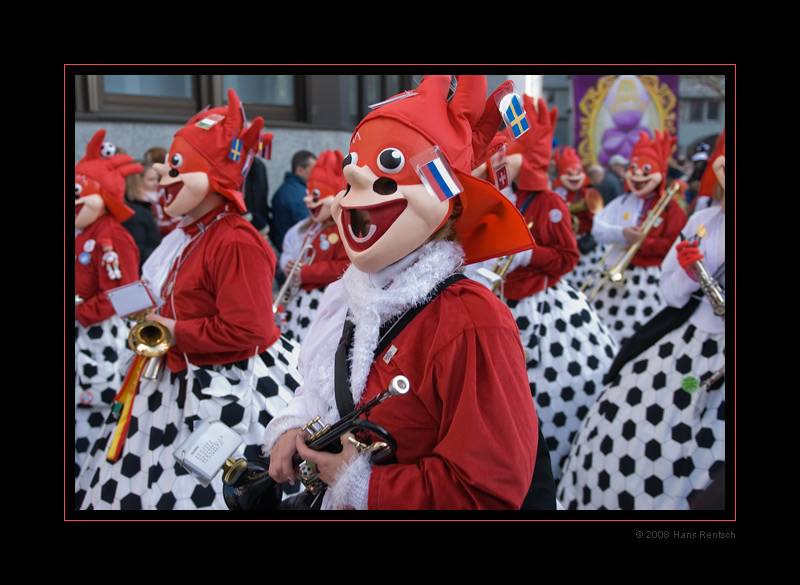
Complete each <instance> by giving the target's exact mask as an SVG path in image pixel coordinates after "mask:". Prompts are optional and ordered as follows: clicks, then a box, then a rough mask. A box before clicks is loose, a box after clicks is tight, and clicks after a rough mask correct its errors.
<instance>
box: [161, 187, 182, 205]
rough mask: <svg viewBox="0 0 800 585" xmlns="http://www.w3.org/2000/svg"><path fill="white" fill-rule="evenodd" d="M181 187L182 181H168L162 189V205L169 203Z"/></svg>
mask: <svg viewBox="0 0 800 585" xmlns="http://www.w3.org/2000/svg"><path fill="white" fill-rule="evenodd" d="M181 189H183V181H177V182H176V183H170V184H169V185H167V186H166V188H165V189H164V205H165V206H166V205H169V204H170V203H172V202H173V201H174V200H175V196H176V195H177V194H178V193H180V191H181Z"/></svg>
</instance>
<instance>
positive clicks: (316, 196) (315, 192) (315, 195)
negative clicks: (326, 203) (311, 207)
mask: <svg viewBox="0 0 800 585" xmlns="http://www.w3.org/2000/svg"><path fill="white" fill-rule="evenodd" d="M319 196H320V191H319V189H314V190H313V191H312V192H311V197H312V198H313V199H314V203H316V202H317V201H319Z"/></svg>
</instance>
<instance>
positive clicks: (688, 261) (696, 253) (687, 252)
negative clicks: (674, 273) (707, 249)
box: [675, 240, 703, 276]
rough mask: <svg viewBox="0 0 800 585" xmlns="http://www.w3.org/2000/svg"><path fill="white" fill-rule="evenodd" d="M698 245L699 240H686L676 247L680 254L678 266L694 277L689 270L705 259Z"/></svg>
mask: <svg viewBox="0 0 800 585" xmlns="http://www.w3.org/2000/svg"><path fill="white" fill-rule="evenodd" d="M698 244H699V242H698V241H697V240H695V241H693V242H690V241H689V240H684V241H682V242H680V243H678V245H677V246H675V250H676V251H677V252H678V264H680V265H681V268H683V269H684V270H686V271H687V272H689V275H690V276H692V273H691V271H690V270H689V268H690V267H691V266H693V265H694V263H695V262H697V261H699V260H702V259H703V254H701V253H700V249H699V248H698V247H697V245H698Z"/></svg>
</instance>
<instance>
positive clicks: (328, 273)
mask: <svg viewBox="0 0 800 585" xmlns="http://www.w3.org/2000/svg"><path fill="white" fill-rule="evenodd" d="M487 93H488V92H487V86H486V78H485V77H484V76H458V77H457V78H453V79H451V76H425V77H424V78H423V79H422V81H421V83H420V85H419V87H417V88H415V89H414V90H412V91H408V92H405V93H404V94H401V95H399V96H395V98H394V99H389V100H387V101H386V102H383V103H382V104H378V106H377V107H375V108H374V109H373V110H372V111H371V112H370V113H369V114H368V115H367V116H365V117H364V119H363V120H362V121H361V122H360V123H359V125H358V126H357V127H356V128H355V129H354V132H353V136H352V140H351V143H350V145H349V151H348V152H340V151H338V150H327V151H324V152H313V150H311V149H310V150H301V151H299V152H297V153H295V154H294V156H293V157H292V161H291V168H290V169H287V171H286V175H285V177H284V182H283V183H282V184H281V185H280V186H279V187H278V188H277V189H275V191H274V193H271V192H270V191H269V187H268V185H267V180H266V172H265V156H266V153H268V152H269V151H270V150H271V149H274V148H280V145H279V144H272V142H273V136H272V134H270V133H269V132H268V131H267V129H266V128H264V121H263V119H261V118H260V117H256V118H255V119H252V120H250V119H247V118H246V114H245V108H243V107H242V104H241V103H240V101H239V98H238V96H237V95H236V93H235V92H234V91H233V90H228V92H227V98H228V102H227V105H225V106H223V107H217V108H213V109H209V108H206V109H204V110H202V111H200V112H198V113H197V114H196V115H194V116H193V117H192V118H191V119H190V120H188V121H187V123H186V125H185V126H183V127H182V128H181V129H180V130H178V131H177V132H176V133H175V136H174V140H173V142H172V144H171V145H168V147H166V146H165V147H164V148H161V147H153V148H152V149H150V150H148V151H147V152H146V153H143V155H142V156H141V158H134V157H133V156H132V155H131V154H130V153H127V152H126V151H125V149H124V142H125V139H124V136H122V137H121V136H107V135H106V131H105V130H103V129H98V130H97V131H96V133H95V134H94V136H93V138H92V139H91V141H90V142H89V143H88V144H87V145H86V151H85V154H83V156H82V157H81V158H80V160H79V162H78V163H77V164H76V166H75V189H76V192H75V198H76V200H75V296H76V299H75V409H74V410H75V431H74V438H75V449H74V452H75V478H74V480H75V509H76V510H140V509H142V510H193V509H222V510H227V509H242V508H243V509H251V510H266V509H278V510H281V509H291V510H297V509H304V510H346V509H355V510H400V509H407V510H436V509H441V510H468V509H475V510H502V509H512V510H559V512H558V514H564V515H568V514H569V511H571V510H646V511H655V510H710V509H724V508H725V438H726V437H725V303H724V299H725V293H724V291H725V278H724V267H725V133H724V129H722V133H721V134H720V136H719V140H718V141H717V143H716V144H715V145H704V147H703V148H701V149H699V150H698V152H697V153H696V156H693V157H690V160H686V159H685V157H680V156H679V155H678V153H676V151H675V144H676V137H674V136H671V135H670V133H669V132H668V131H667V130H655V131H653V133H652V134H650V133H648V132H644V131H643V132H641V133H640V135H639V136H638V139H637V140H636V142H635V144H633V146H632V149H631V150H630V151H629V152H628V153H626V154H625V155H624V156H623V155H622V154H617V155H615V156H613V157H611V159H610V160H609V164H608V166H607V167H603V166H599V165H597V164H585V163H584V162H583V161H582V160H581V158H580V157H579V155H578V153H577V152H576V151H575V150H574V149H573V148H572V147H570V146H561V145H558V144H557V143H555V142H554V140H553V135H554V131H555V125H556V120H557V110H556V109H554V108H552V109H549V108H548V106H547V104H546V103H545V101H544V100H542V99H538V100H535V99H533V98H532V97H531V96H528V95H522V94H520V93H519V92H518V91H517V89H516V88H515V87H514V84H513V83H512V82H506V83H504V84H503V85H501V86H500V87H499V88H498V89H497V90H495V91H494V92H493V93H492V94H491V95H490V96H489V97H488V98H487V97H486V96H487ZM391 389H394V390H398V389H399V390H400V391H399V392H395V391H392V392H390V391H389V390H391ZM315 417H319V424H320V425H323V426H324V425H330V427H328V428H330V429H334V428H336V429H341V430H340V431H339V433H338V436H337V437H335V441H334V444H335V445H336V448H335V449H329V450H326V449H323V448H320V447H317V446H316V445H314V444H313V443H312V439H311V437H310V434H311V432H310V431H308V430H306V424H307V423H309V421H311V420H312V419H314V418H315ZM349 421H355V424H351V423H350V422H349ZM211 423H222V425H223V426H224V428H225V429H227V430H229V431H232V433H231V434H230V435H228V434H226V432H227V431H225V432H223V434H219V433H218V432H217V431H214V433H215V434H213V436H211V435H203V437H204V438H203V441H202V442H199V441H198V442H197V443H196V444H195V443H193V442H192V439H193V438H194V439H196V438H197V437H198V436H199V435H200V433H201V432H206V430H207V428H208V427H207V426H205V425H210V424H211ZM344 423H347V425H345V424H344ZM215 428H216V427H215ZM209 437H211V438H209ZM222 437H224V438H222ZM230 437H234V439H231V438H230ZM232 440H233V441H234V442H233V445H232V447H231V441H232ZM189 445H191V447H189ZM229 448H230V449H231V457H230V458H228V459H227V460H225V463H224V465H218V464H217V465H216V466H215V467H214V468H213V469H211V470H210V472H206V471H204V470H202V469H200V468H199V467H193V466H192V465H191V464H189V463H188V461H187V458H190V457H194V458H195V459H196V461H197V462H199V463H197V465H198V466H200V467H202V464H203V463H204V462H208V461H216V459H215V457H216V456H217V453H218V451H220V450H222V451H225V450H226V449H229ZM195 459H192V461H195ZM312 486H313V487H312ZM248 490H249V491H248ZM256 490H259V491H258V494H259V495H258V497H256V495H255V494H256ZM565 517H566V516H565Z"/></svg>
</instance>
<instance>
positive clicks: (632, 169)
mask: <svg viewBox="0 0 800 585" xmlns="http://www.w3.org/2000/svg"><path fill="white" fill-rule="evenodd" d="M628 170H629V171H630V172H632V173H635V172H636V163H631V166H629V167H628Z"/></svg>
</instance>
